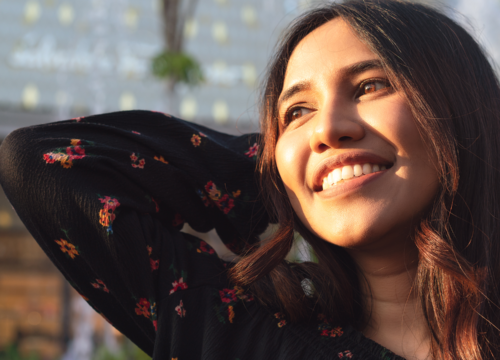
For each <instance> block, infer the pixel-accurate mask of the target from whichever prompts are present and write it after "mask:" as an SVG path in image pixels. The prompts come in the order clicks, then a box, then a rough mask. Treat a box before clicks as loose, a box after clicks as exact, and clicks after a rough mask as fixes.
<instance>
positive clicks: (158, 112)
mask: <svg viewBox="0 0 500 360" xmlns="http://www.w3.org/2000/svg"><path fill="white" fill-rule="evenodd" d="M151 112H152V113H157V114H161V115H165V116H166V117H169V118H171V117H172V115H170V114H167V113H164V112H161V111H155V110H151Z"/></svg>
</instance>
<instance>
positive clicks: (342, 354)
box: [338, 350, 352, 359]
mask: <svg viewBox="0 0 500 360" xmlns="http://www.w3.org/2000/svg"><path fill="white" fill-rule="evenodd" d="M338 355H339V358H340V359H343V358H346V359H352V353H351V352H350V351H349V350H346V351H344V352H339V354H338Z"/></svg>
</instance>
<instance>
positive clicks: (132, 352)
mask: <svg viewBox="0 0 500 360" xmlns="http://www.w3.org/2000/svg"><path fill="white" fill-rule="evenodd" d="M92 360H151V357H150V356H149V355H148V354H146V353H145V352H144V351H142V350H141V349H139V348H138V347H137V345H135V344H134V343H132V342H131V341H130V340H128V339H125V341H124V343H123V345H122V346H121V348H120V350H119V351H118V352H116V353H114V352H111V351H109V349H108V348H107V347H106V346H104V345H101V346H99V347H98V348H97V349H96V351H95V353H94V356H93V357H92Z"/></svg>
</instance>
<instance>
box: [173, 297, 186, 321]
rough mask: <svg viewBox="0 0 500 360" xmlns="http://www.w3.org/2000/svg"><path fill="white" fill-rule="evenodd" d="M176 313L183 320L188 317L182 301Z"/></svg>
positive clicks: (176, 308)
mask: <svg viewBox="0 0 500 360" xmlns="http://www.w3.org/2000/svg"><path fill="white" fill-rule="evenodd" d="M175 311H176V312H177V315H179V316H180V317H181V318H182V317H184V316H186V309H184V304H183V303H182V300H181V302H180V304H179V305H177V306H176V307H175Z"/></svg>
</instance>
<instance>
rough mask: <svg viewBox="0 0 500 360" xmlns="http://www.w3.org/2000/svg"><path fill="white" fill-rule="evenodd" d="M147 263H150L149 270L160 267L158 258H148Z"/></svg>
mask: <svg viewBox="0 0 500 360" xmlns="http://www.w3.org/2000/svg"><path fill="white" fill-rule="evenodd" d="M149 263H150V265H151V271H154V270H158V268H159V267H160V260H153V259H149Z"/></svg>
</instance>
